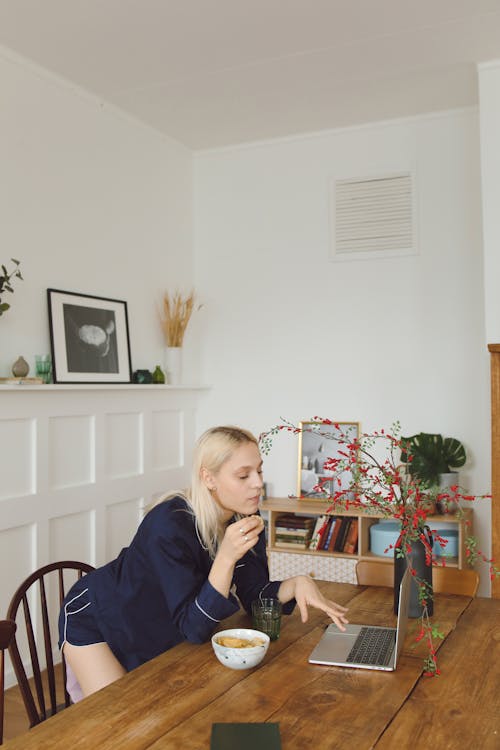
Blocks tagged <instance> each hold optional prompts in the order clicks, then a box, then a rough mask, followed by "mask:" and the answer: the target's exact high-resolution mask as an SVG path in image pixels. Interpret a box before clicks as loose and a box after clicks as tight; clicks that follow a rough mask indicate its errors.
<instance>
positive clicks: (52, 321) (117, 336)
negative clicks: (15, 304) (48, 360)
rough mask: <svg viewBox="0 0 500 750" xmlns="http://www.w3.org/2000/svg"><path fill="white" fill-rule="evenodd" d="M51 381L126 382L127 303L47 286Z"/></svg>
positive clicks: (128, 370) (128, 363)
mask: <svg viewBox="0 0 500 750" xmlns="http://www.w3.org/2000/svg"><path fill="white" fill-rule="evenodd" d="M47 300H48V305H49V325H50V346H51V350H52V369H53V375H54V383H130V382H131V373H132V368H131V361H130V344H129V332H128V317H127V303H126V302H123V301H122V300H117V299H108V298H107V297H93V296H92V295H90V294H77V293H75V292H63V291H61V290H60V289H47Z"/></svg>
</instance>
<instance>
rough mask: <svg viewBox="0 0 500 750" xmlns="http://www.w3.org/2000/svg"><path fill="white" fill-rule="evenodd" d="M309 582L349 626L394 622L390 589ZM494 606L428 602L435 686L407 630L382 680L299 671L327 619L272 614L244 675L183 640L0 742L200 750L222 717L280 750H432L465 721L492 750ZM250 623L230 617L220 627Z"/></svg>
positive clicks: (206, 648)
mask: <svg viewBox="0 0 500 750" xmlns="http://www.w3.org/2000/svg"><path fill="white" fill-rule="evenodd" d="M320 586H321V588H322V589H323V591H324V593H325V594H327V595H328V596H329V597H330V598H332V599H334V600H335V601H337V602H339V603H343V604H345V605H346V606H348V607H349V615H348V616H349V619H350V620H351V621H352V622H368V623H373V624H383V625H393V624H394V622H395V617H394V614H393V611H392V591H391V589H388V588H379V587H368V588H363V587H359V586H353V585H351V584H339V583H326V582H321V583H320ZM495 605H496V608H495ZM499 607H500V602H498V601H496V600H490V599H477V600H473V602H472V603H471V600H470V599H468V598H466V597H459V596H438V597H436V602H435V616H434V618H433V619H434V620H435V621H436V622H439V624H440V626H441V627H442V629H443V631H444V632H445V634H446V639H445V641H444V643H443V645H442V646H441V648H440V655H439V656H440V661H441V666H442V671H443V674H442V676H441V677H439V678H434V679H429V678H424V677H422V676H421V672H422V655H423V653H424V651H422V644H420V645H419V647H418V648H417V649H414V648H413V644H414V635H412V634H411V633H409V634H408V636H407V639H406V642H405V648H404V653H403V656H402V659H401V661H400V663H399V665H398V668H397V670H396V671H395V672H393V673H385V672H376V671H370V670H359V669H345V668H337V667H323V666H318V665H312V664H309V663H308V660H307V659H308V656H309V654H310V653H311V651H312V649H313V647H314V646H315V645H316V643H317V642H318V640H319V638H320V637H321V634H322V632H323V629H324V628H325V627H326V625H327V624H328V619H327V618H326V617H325V616H324V615H323V614H322V613H320V612H318V611H313V612H311V614H310V618H309V620H308V622H307V623H302V622H301V619H300V615H299V612H298V610H296V611H295V612H294V613H293V615H291V616H289V617H284V618H283V622H282V629H281V635H280V638H279V640H278V641H275V642H272V643H271V645H270V648H269V651H268V653H267V655H266V657H265V659H264V661H263V662H262V663H261V664H260V665H259V666H258V667H256V668H255V669H251V670H245V671H234V670H231V669H228V668H226V667H224V666H223V665H222V664H220V663H219V662H218V661H217V660H216V658H215V656H214V654H213V651H212V647H211V644H210V643H206V644H203V645H201V646H196V645H192V644H188V643H183V644H180V645H179V646H176V647H175V648H174V649H171V650H170V651H168V652H166V653H165V654H162V655H161V656H159V657H157V658H156V659H154V660H152V661H151V662H148V663H147V664H144V665H143V666H141V667H139V668H138V669H136V670H134V671H133V672H130V673H129V674H127V675H125V676H124V677H123V678H122V679H120V680H118V681H117V682H115V683H113V684H112V685H109V686H108V687H107V688H104V689H103V690H101V691H100V692H98V693H96V694H94V695H92V696H90V697H89V698H87V699H85V700H84V701H82V702H81V703H79V704H77V705H75V706H71V707H70V708H68V709H67V710H65V711H63V712H62V713H60V714H57V715H56V716H54V717H53V718H51V719H49V720H47V721H45V722H44V723H43V724H40V725H39V726H37V727H35V728H34V729H32V730H30V732H29V733H27V734H26V735H23V736H21V737H19V738H16V739H13V740H10V741H8V742H7V743H6V744H5V748H6V750H20V749H21V748H22V749H23V750H35V748H36V750H63V749H64V750H67V748H68V747H71V748H72V750H78V749H80V748H81V749H83V748H85V750H86V749H87V748H88V747H95V748H100V749H101V750H116V748H120V750H145V749H146V748H148V749H152V750H160V749H161V750H164V749H165V748H172V750H174V749H175V750H176V749H177V748H183V750H190V749H192V750H208V748H209V747H210V732H211V727H212V724H213V723H214V722H221V721H222V722H224V721H232V722H234V721H236V722H239V721H241V722H248V721H273V722H276V721H277V722H279V724H280V733H281V740H282V746H283V750H302V749H305V750H307V748H314V749H315V750H323V749H325V750H326V749H329V748H337V747H339V746H341V747H342V749H343V750H349V749H350V748H353V750H354V748H355V749H356V750H365V749H368V748H373V747H376V748H393V747H398V749H400V748H406V747H408V748H410V747H411V748H414V747H415V744H416V743H415V738H416V737H422V738H423V737H427V738H428V739H429V741H430V738H431V737H432V744H433V746H436V747H440V748H441V749H442V748H446V747H450V748H451V747H460V748H467V747H469V745H467V744H453V739H454V738H455V740H456V734H455V731H456V730H455V726H456V723H457V721H458V724H459V726H460V725H461V723H463V724H464V730H463V737H465V736H467V738H468V737H469V735H470V733H471V732H472V733H474V732H476V733H477V732H479V728H478V727H479V726H481V727H483V729H482V733H481V734H480V735H478V736H480V740H481V741H480V742H479V744H471V745H470V747H471V748H477V747H482V748H483V747H484V748H488V749H489V748H490V747H491V748H493V747H498V746H499V745H498V744H497V745H496V746H495V745H494V744H491V743H492V741H493V739H494V737H495V735H494V734H493V733H494V731H495V727H497V724H498V698H497V697H496V694H495V689H497V686H498V684H499V679H498V678H499V671H500V667H499V664H500V659H499V658H498V657H499V656H500V654H499V653H498V649H499V648H500V646H499V642H500V633H499V631H498V625H497V623H498V621H499V619H500V618H499V617H498V615H499V614H500V611H499ZM249 624H250V620H249V617H248V616H247V615H246V614H245V613H243V612H240V613H237V614H236V615H234V616H233V617H232V618H230V620H226V621H225V622H224V623H221V626H220V628H219V629H223V628H225V627H231V626H236V625H241V626H245V625H249ZM478 639H480V640H481V644H482V645H481V644H480V648H479V657H478V661H474V659H473V657H472V649H471V645H472V644H473V643H474V644H475V643H476V640H478ZM483 640H484V642H483ZM492 642H493V646H492ZM488 643H489V644H490V647H493V651H491V657H492V658H495V659H496V661H495V662H493V663H492V662H491V660H490V656H489V653H490V652H489V651H488ZM464 666H465V667H466V668H465V669H464ZM488 670H489V676H488V677H486V672H488ZM469 681H470V684H471V685H473V688H472V689H473V691H474V692H475V694H476V695H477V700H474V703H473V705H474V711H475V712H476V716H475V717H474V721H471V717H470V715H469V711H468V706H469V701H470V693H471V687H469ZM430 708H432V711H431V710H430ZM429 711H430V713H429V714H428V712H429ZM440 711H441V713H440ZM446 712H449V715H450V716H451V715H453V716H454V717H455V718H454V721H453V722H447V720H446V718H443V717H446ZM453 712H455V713H453ZM428 715H429V716H430V717H432V718H433V721H434V717H436V721H437V719H438V718H439V717H440V716H441V718H440V719H439V721H438V722H437V725H436V726H437V731H438V734H436V735H435V734H434V727H433V730H432V734H431V735H426V734H425V732H426V731H428V729H429V727H428V723H427V716H428ZM482 717H484V721H483V719H482ZM433 721H432V722H431V724H432V725H433ZM467 722H468V727H469V730H470V731H469V734H467V735H466V734H465V724H467ZM483 725H484V726H483ZM474 726H475V729H474ZM488 742H490V744H488ZM447 743H449V744H447ZM235 750H236V749H235ZM262 750H263V749H262Z"/></svg>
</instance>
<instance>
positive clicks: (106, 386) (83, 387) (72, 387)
mask: <svg viewBox="0 0 500 750" xmlns="http://www.w3.org/2000/svg"><path fill="white" fill-rule="evenodd" d="M210 388H211V386H209V385H160V384H154V383H148V384H147V385H143V384H139V383H54V384H50V385H15V384H13V383H12V384H11V383H8V384H5V385H0V393H1V392H2V391H9V392H12V391H41V392H43V393H47V392H48V391H52V392H53V391H95V390H105V391H125V390H129V389H131V390H134V391H156V392H159V391H207V390H210Z"/></svg>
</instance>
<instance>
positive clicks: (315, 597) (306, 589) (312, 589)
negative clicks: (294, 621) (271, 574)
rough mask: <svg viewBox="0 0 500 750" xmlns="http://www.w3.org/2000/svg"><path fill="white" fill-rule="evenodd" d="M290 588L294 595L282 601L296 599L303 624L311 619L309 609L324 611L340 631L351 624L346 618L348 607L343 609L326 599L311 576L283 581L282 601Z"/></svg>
mask: <svg viewBox="0 0 500 750" xmlns="http://www.w3.org/2000/svg"><path fill="white" fill-rule="evenodd" d="M290 584H291V587H290ZM282 587H283V588H284V591H283V592H282V591H281V589H282ZM288 588H293V594H292V596H290V597H289V598H288V596H287V598H286V599H282V601H289V600H290V599H291V598H292V597H294V598H295V600H296V602H297V606H298V608H299V611H300V616H301V619H302V622H307V619H308V617H309V614H308V607H314V608H315V609H320V610H322V611H323V612H325V614H327V615H328V616H329V617H331V619H332V620H333V622H334V623H335V625H336V626H337V627H338V628H339V630H345V627H344V625H345V624H347V623H348V622H349V620H348V619H347V618H346V616H345V612H347V607H343V606H342V605H341V604H336V602H332V601H330V599H326V598H325V597H324V596H323V594H322V593H321V591H320V590H319V589H318V587H317V586H316V584H315V583H314V581H313V579H312V578H310V577H309V576H295V577H294V578H288V579H287V580H286V581H283V583H282V584H281V587H280V592H279V596H280V599H281V595H282V594H284V595H285V596H286V595H287V591H286V589H288Z"/></svg>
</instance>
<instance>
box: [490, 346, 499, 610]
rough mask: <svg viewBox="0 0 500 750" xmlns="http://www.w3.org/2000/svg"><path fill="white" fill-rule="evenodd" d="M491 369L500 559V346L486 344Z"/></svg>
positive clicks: (494, 588) (494, 524)
mask: <svg viewBox="0 0 500 750" xmlns="http://www.w3.org/2000/svg"><path fill="white" fill-rule="evenodd" d="M488 350H489V352H490V369H491V494H492V502H491V545H492V555H491V556H492V557H493V559H494V560H498V559H500V344H488ZM491 595H492V596H494V597H495V598H496V599H500V578H495V579H494V580H493V581H492V583H491Z"/></svg>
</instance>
